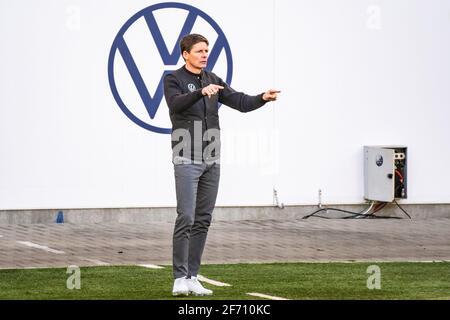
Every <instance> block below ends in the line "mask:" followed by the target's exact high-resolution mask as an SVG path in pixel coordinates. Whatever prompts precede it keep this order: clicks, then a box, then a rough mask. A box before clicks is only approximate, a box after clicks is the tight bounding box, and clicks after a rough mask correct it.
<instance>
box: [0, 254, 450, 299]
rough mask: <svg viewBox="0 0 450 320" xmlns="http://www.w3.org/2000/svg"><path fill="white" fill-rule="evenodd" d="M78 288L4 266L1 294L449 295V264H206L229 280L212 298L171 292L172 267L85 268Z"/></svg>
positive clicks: (53, 275) (52, 272)
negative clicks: (373, 270)
mask: <svg viewBox="0 0 450 320" xmlns="http://www.w3.org/2000/svg"><path fill="white" fill-rule="evenodd" d="M370 265H377V266H378V267H380V271H381V273H380V281H381V282H380V284H381V289H368V288H367V280H368V278H369V277H370V276H371V275H372V274H369V273H367V267H368V266H370ZM80 270H81V273H80V281H81V288H80V289H68V288H67V285H66V283H67V279H68V278H69V277H70V276H71V274H68V273H66V271H67V269H65V268H57V269H9V270H0V299H103V300H110V299H217V300H218V299H220V300H221V299H227V300H244V299H261V298H257V297H252V296H249V295H247V293H249V292H257V293H262V294H266V295H271V296H277V297H283V298H287V299H302V300H303V299H315V300H317V299H364V300H366V299H450V263H448V262H434V263H415V262H392V263H387V262H385V263H356V262H355V263H273V264H221V265H203V266H202V268H201V271H200V274H202V275H203V276H205V277H207V278H209V279H213V280H217V281H221V282H225V283H228V284H231V287H216V286H213V285H210V284H207V283H204V286H205V287H207V288H210V289H212V290H214V295H213V296H212V297H193V296H189V297H182V298H181V297H177V298H175V297H172V295H171V289H172V283H173V280H172V272H171V267H170V266H166V267H165V268H164V269H147V268H143V267H138V266H111V267H109V266H108V267H81V268H80Z"/></svg>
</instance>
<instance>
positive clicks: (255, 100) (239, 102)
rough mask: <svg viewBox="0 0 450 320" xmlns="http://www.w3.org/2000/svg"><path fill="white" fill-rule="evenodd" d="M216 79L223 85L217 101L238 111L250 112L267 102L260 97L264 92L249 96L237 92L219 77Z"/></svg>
mask: <svg viewBox="0 0 450 320" xmlns="http://www.w3.org/2000/svg"><path fill="white" fill-rule="evenodd" d="M218 81H219V83H220V85H221V86H222V87H224V89H223V90H220V91H219V102H220V103H223V104H225V105H227V106H229V107H231V108H233V109H236V110H239V111H240V112H250V111H253V110H256V109H258V108H261V107H262V106H263V105H265V104H266V103H267V101H265V100H263V98H262V97H263V94H264V93H261V94H258V95H256V96H250V95H248V94H245V93H243V92H237V91H236V90H234V89H233V88H231V87H230V86H229V85H228V84H227V83H225V82H224V81H223V80H222V79H220V78H218Z"/></svg>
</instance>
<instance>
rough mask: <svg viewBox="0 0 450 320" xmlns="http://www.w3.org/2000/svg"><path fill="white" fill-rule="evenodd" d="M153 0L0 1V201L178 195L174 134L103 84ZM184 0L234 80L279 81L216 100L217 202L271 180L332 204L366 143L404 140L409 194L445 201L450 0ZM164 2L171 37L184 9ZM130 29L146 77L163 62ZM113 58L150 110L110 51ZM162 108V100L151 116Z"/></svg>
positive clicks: (263, 194) (94, 203)
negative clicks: (160, 130) (122, 35)
mask: <svg viewBox="0 0 450 320" xmlns="http://www.w3.org/2000/svg"><path fill="white" fill-rule="evenodd" d="M156 3H159V1H132V2H131V1H128V2H127V1H119V0H115V1H106V0H105V1H100V0H97V1H90V0H82V1H80V0H78V1H76V0H74V1H57V0H55V1H50V0H41V1H31V0H29V1H24V0H22V1H13V0H0V39H1V42H0V209H28V208H84V207H145V206H174V205H175V204H176V201H175V192H174V181H173V180H174V178H173V168H172V164H171V150H170V136H169V135H163V134H157V133H153V132H151V131H148V130H145V129H143V128H141V127H139V126H137V125H136V124H135V123H134V122H132V121H131V120H130V119H128V118H127V117H126V116H125V114H124V113H123V112H122V111H121V109H120V108H119V107H118V105H117V103H116V101H115V100H114V98H113V96H112V94H111V89H110V86H109V82H108V68H107V67H108V56H109V52H110V49H111V45H112V42H113V40H114V38H115V36H116V34H117V33H118V31H119V29H120V28H121V27H122V25H123V24H124V23H125V22H126V21H127V20H128V19H129V18H130V17H131V16H133V15H134V14H135V13H137V12H138V11H140V10H142V9H144V8H145V7H147V6H150V5H152V4H156ZM185 3H186V4H190V5H192V6H195V7H197V8H198V9H200V10H202V11H204V12H205V13H207V14H208V15H209V16H210V17H212V18H213V19H214V20H215V21H216V22H217V23H218V25H219V26H220V28H221V29H222V30H223V31H224V33H225V35H226V37H227V39H228V41H229V44H230V47H231V50H232V54H233V63H234V69H233V81H232V86H233V87H235V88H236V89H238V90H242V91H245V92H247V93H250V94H257V93H260V92H262V91H263V90H265V89H267V88H269V87H276V88H279V89H280V90H282V93H281V95H280V98H279V100H278V101H277V102H276V103H271V104H268V105H266V106H265V107H263V108H261V109H259V110H257V111H255V112H252V113H248V114H240V113H238V112H236V111H234V110H232V109H230V108H227V107H223V108H221V110H220V116H221V128H222V139H223V158H222V175H221V185H220V191H219V197H218V203H217V204H218V205H267V204H269V205H270V204H272V203H273V198H272V189H273V187H275V188H276V189H277V190H278V195H279V197H280V200H281V201H282V202H284V203H285V204H316V203H317V199H318V198H317V192H318V189H319V188H320V189H322V191H323V201H324V202H325V203H361V202H362V201H363V176H362V175H363V168H362V166H363V162H362V158H363V156H362V150H363V145H375V144H376V145H378V144H402V145H407V146H408V152H409V159H408V192H409V198H408V199H407V200H405V201H404V202H405V203H448V202H450V191H449V188H448V187H447V181H449V180H450V169H449V167H448V166H447V164H448V163H450V147H449V142H448V139H449V137H450V126H449V125H448V119H450V111H449V107H450V90H449V88H450V62H449V58H448V57H450V43H449V42H450V41H449V39H450V1H448V0H432V1H424V0H408V1H407V0H390V1H388V0H385V1H383V0H372V1H366V0H340V1H334V0H314V1H313V0H309V1H295V0H263V1H258V3H257V7H255V2H254V1H237V0H230V1H226V2H216V1H214V2H213V1H206V0H204V1H185ZM159 12H160V13H161V15H158V16H157V18H158V19H159V20H158V23H159V25H160V27H161V29H162V30H163V33H164V34H163V35H164V36H165V38H166V42H167V43H170V45H169V48H171V47H173V46H174V45H175V39H176V35H177V32H179V30H180V28H181V24H182V22H183V21H184V20H182V19H181V18H182V14H181V13H180V12H178V13H176V12H175V13H174V12H172V13H167V12H166V13H163V12H162V11H159ZM177 14H178V15H179V18H177V17H176V15H177ZM183 19H184V18H183ZM200 20H201V19H199V21H198V22H199V23H198V24H196V25H195V26H194V29H195V30H196V31H198V32H202V33H205V34H207V35H208V37H209V38H210V39H211V38H212V39H214V32H213V31H212V30H210V29H208V27H207V25H206V24H204V23H202V21H200ZM130 30H131V29H130ZM126 40H127V44H128V45H129V46H130V48H132V50H133V54H134V55H135V57H136V60H137V61H138V63H139V67H140V68H142V69H143V70H144V69H145V70H147V71H146V72H143V74H144V77H145V81H146V84H147V85H148V86H149V87H152V88H153V87H154V83H155V81H156V82H157V81H158V80H159V76H160V73H162V70H163V68H164V65H163V64H161V61H160V60H159V55H157V52H156V51H155V50H156V49H155V47H154V44H153V43H152V42H151V41H152V38H151V37H150V36H149V34H148V33H146V32H145V30H143V29H142V28H141V29H139V25H138V24H137V25H135V28H134V29H132V31H130V32H129V33H127V34H126ZM211 45H212V44H211ZM147 57H148V59H147ZM225 62H226V59H225V55H224V54H223V53H222V55H221V57H220V59H219V62H218V64H217V68H216V69H215V70H214V71H215V72H216V73H218V74H219V75H220V76H222V77H223V78H225V75H226V67H225V65H226V63H225ZM181 64H182V62H181V61H179V63H178V65H181ZM173 68H175V67H173ZM155 70H156V71H155ZM115 72H116V77H117V82H118V86H119V87H120V89H119V91H120V92H121V94H122V95H123V97H124V99H126V101H127V103H129V104H130V108H133V111H134V112H135V114H136V115H139V116H142V117H144V116H145V110H144V109H143V106H142V103H141V101H140V100H139V96H137V94H136V92H135V90H134V87H133V86H132V85H131V80H130V79H129V75H128V74H127V73H126V72H124V68H123V65H121V60H120V59H119V58H117V59H116V69H115ZM152 90H154V89H152ZM152 90H150V91H152ZM131 106H132V107H131ZM147 117H148V116H147ZM168 121H169V120H168V116H167V106H166V105H165V103H162V104H161V106H160V109H159V111H158V113H157V116H156V117H155V119H154V120H153V122H152V123H153V124H154V125H161V126H163V125H164V124H165V126H169V122H168Z"/></svg>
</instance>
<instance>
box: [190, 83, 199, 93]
mask: <svg viewBox="0 0 450 320" xmlns="http://www.w3.org/2000/svg"><path fill="white" fill-rule="evenodd" d="M188 90H189V91H190V92H194V91H195V90H197V88H196V87H195V84H193V83H189V84H188Z"/></svg>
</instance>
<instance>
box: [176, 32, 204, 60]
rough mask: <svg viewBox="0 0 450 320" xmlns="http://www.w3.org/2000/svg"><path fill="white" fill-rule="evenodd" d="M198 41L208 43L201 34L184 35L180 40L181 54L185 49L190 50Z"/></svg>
mask: <svg viewBox="0 0 450 320" xmlns="http://www.w3.org/2000/svg"><path fill="white" fill-rule="evenodd" d="M199 42H205V43H206V44H207V45H209V42H208V39H206V38H205V37H204V36H202V35H201V34H197V33H192V34H188V35H186V36H184V37H183V38H182V39H181V41H180V50H181V56H183V52H185V51H187V52H191V50H192V47H193V46H194V45H195V44H197V43H199Z"/></svg>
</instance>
